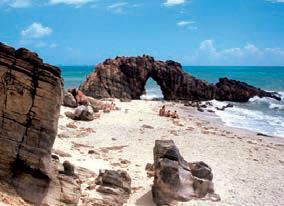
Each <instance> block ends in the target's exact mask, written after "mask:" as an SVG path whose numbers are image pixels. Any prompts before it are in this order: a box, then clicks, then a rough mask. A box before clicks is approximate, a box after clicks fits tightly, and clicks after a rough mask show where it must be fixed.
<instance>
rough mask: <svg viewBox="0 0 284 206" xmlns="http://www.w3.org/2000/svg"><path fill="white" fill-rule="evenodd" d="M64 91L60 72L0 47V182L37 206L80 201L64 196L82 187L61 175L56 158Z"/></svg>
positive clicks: (20, 51)
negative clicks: (53, 158)
mask: <svg viewBox="0 0 284 206" xmlns="http://www.w3.org/2000/svg"><path fill="white" fill-rule="evenodd" d="M62 91H63V80H62V78H61V74H60V70H59V69H58V68H57V67H54V66H51V65H48V64H45V63H43V61H42V59H40V58H39V57H38V55H37V54H36V53H32V52H30V51H28V50H27V49H23V48H21V49H18V50H15V49H14V48H12V47H9V46H6V45H4V44H2V43H0V107H1V108H0V145H1V147H0V179H1V180H4V181H7V182H9V183H10V184H12V185H13V186H14V187H15V189H16V191H17V193H18V194H19V195H20V196H22V197H23V198H24V199H25V200H26V201H28V202H31V203H33V204H35V205H59V202H68V203H70V204H76V201H78V198H77V199H74V198H73V196H74V194H73V193H71V192H70V196H72V198H71V199H70V198H69V197H70V196H69V195H68V194H63V193H64V192H66V191H69V189H70V190H72V191H73V189H74V188H77V189H78V185H77V184H76V183H75V182H74V181H73V179H70V178H68V177H65V176H64V175H59V174H58V171H57V166H56V163H55V162H53V160H52V159H51V150H52V146H53V143H54V141H55V138H56V135H57V127H58V118H59V112H60V105H61V102H62ZM67 183H68V184H67ZM50 188H52V189H50ZM79 189H80V188H79ZM74 191H75V190H74ZM76 191H77V190H76ZM76 193H78V194H79V192H78V191H77V192H76ZM74 197H75V196H74Z"/></svg>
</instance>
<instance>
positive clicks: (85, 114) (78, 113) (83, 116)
mask: <svg viewBox="0 0 284 206" xmlns="http://www.w3.org/2000/svg"><path fill="white" fill-rule="evenodd" d="M65 115H66V116H67V117H69V118H70V119H73V120H81V121H92V120H94V119H95V115H94V111H93V108H92V107H91V106H84V105H81V106H79V107H77V108H76V109H75V111H74V113H73V112H65Z"/></svg>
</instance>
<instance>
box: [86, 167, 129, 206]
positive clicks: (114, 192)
mask: <svg viewBox="0 0 284 206" xmlns="http://www.w3.org/2000/svg"><path fill="white" fill-rule="evenodd" d="M93 184H94V183H93ZM95 184H96V185H97V186H96V191H97V192H98V193H99V195H97V197H96V198H86V199H83V204H84V205H103V206H122V205H125V203H127V200H128V199H129V196H130V194H131V178H130V176H129V175H128V173H127V172H125V171H121V170H118V171H115V170H101V171H100V174H99V176H98V177H97V178H96V181H95ZM89 188H90V189H92V188H93V185H90V186H89Z"/></svg>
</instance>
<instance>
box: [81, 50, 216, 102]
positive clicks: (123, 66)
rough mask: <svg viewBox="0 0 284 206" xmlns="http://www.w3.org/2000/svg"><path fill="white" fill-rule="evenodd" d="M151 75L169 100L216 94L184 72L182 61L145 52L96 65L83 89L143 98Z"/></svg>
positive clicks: (96, 94) (88, 92)
mask: <svg viewBox="0 0 284 206" xmlns="http://www.w3.org/2000/svg"><path fill="white" fill-rule="evenodd" d="M150 77H151V78H152V79H153V80H155V81H156V82H157V84H158V85H159V86H160V88H161V91H162V93H163V96H164V99H166V100H178V99H179V100H180V99H192V100H193V99H200V100H203V99H212V98H213V92H212V91H213V90H214V87H213V86H212V87H211V86H209V85H208V84H207V83H206V82H203V81H201V80H198V79H196V78H194V77H192V76H190V75H188V74H185V73H184V72H183V71H182V69H181V65H180V64H179V63H177V62H174V61H166V62H162V61H155V60H154V58H153V57H150V56H145V55H144V56H142V57H117V58H115V59H113V60H111V59H107V60H106V61H104V62H103V63H101V64H98V65H97V66H96V71H95V72H93V73H92V74H90V75H89V76H88V77H87V80H86V81H85V82H84V83H83V84H82V85H81V86H80V89H81V90H82V91H83V92H84V93H85V94H86V95H89V96H93V97H95V98H107V97H113V98H126V99H140V96H141V95H142V94H143V92H144V89H145V85H146V82H147V80H148V79H149V78H150ZM208 89H209V90H208ZM199 91H200V92H199Z"/></svg>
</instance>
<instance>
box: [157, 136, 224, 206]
mask: <svg viewBox="0 0 284 206" xmlns="http://www.w3.org/2000/svg"><path fill="white" fill-rule="evenodd" d="M154 171H155V172H154V174H155V177H154V185H153V186H152V194H153V201H154V202H155V203H156V204H157V205H171V204H175V203H176V202H178V201H180V202H186V201H190V200H192V199H206V200H212V201H219V200H220V197H219V195H217V194H215V193H214V186H213V182H212V179H213V174H212V171H211V168H210V167H209V166H208V165H207V164H205V163H204V162H195V163H188V162H186V161H185V160H184V159H183V157H182V156H181V154H180V153H179V150H178V148H177V147H176V146H175V144H174V142H173V141H172V140H157V141H156V144H155V147H154Z"/></svg>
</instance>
